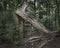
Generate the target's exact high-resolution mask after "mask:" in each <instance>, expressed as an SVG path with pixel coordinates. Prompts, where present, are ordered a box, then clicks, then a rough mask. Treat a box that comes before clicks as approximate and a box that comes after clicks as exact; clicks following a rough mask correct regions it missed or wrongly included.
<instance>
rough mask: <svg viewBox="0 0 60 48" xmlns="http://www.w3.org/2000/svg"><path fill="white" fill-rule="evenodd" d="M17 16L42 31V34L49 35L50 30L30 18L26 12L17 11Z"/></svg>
mask: <svg viewBox="0 0 60 48" xmlns="http://www.w3.org/2000/svg"><path fill="white" fill-rule="evenodd" d="M16 15H17V16H20V17H21V18H22V19H24V20H26V21H28V22H29V23H31V24H32V25H33V26H34V27H35V28H36V29H38V30H40V31H41V32H44V33H49V30H47V29H46V28H45V27H44V26H43V25H42V24H41V23H38V22H37V21H36V20H35V19H32V18H30V17H29V16H28V15H27V14H26V13H25V12H23V11H16Z"/></svg>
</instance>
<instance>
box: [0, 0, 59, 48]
mask: <svg viewBox="0 0 60 48" xmlns="http://www.w3.org/2000/svg"><path fill="white" fill-rule="evenodd" d="M25 4H27V5H28V6H27V7H26V8H25V11H26V13H27V14H28V16H29V17H30V18H32V19H35V20H36V21H38V22H39V23H42V24H43V25H44V26H45V27H46V29H48V30H50V31H57V32H60V0H0V48H32V47H33V48H37V47H36V45H37V44H38V43H39V42H40V40H39V41H37V42H34V43H27V44H28V45H26V44H23V45H22V44H21V42H22V41H23V40H25V38H29V37H32V36H40V35H41V34H42V33H41V31H39V30H38V29H36V28H35V27H33V26H32V24H30V23H29V22H27V21H25V20H24V24H23V25H24V29H23V32H20V30H22V29H21V26H20V25H19V21H18V18H17V15H16V14H15V12H16V10H19V11H20V10H22V9H23V8H24V7H25ZM22 27H23V26H22ZM21 38H24V39H23V40H22V41H21ZM42 40H44V41H45V40H47V39H46V38H42ZM22 43H23V42H22ZM33 44H34V45H33ZM39 45H40V44H39ZM21 46H23V47H21ZM27 46H28V47H27ZM39 47H40V46H39ZM39 47H38V48H39Z"/></svg>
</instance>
